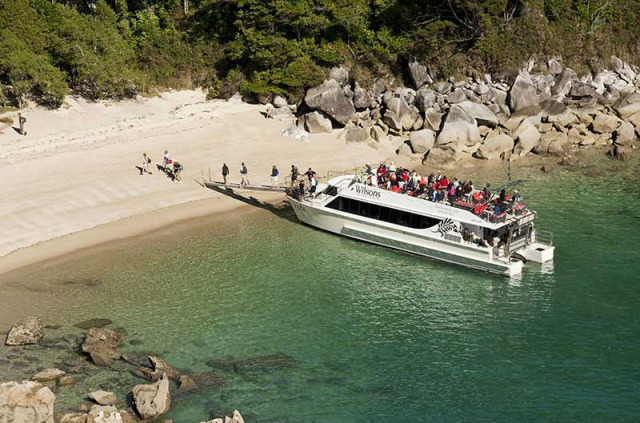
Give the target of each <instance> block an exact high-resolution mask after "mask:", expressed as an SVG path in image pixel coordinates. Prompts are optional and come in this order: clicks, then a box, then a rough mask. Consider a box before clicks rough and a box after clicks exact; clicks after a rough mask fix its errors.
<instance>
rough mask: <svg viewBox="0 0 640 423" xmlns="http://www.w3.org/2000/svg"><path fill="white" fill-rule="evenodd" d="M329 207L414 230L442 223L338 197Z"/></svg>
mask: <svg viewBox="0 0 640 423" xmlns="http://www.w3.org/2000/svg"><path fill="white" fill-rule="evenodd" d="M327 207H329V208H330V209H334V210H339V211H342V212H345V213H350V214H356V215H358V216H364V217H368V218H370V219H376V220H381V221H383V222H388V223H393V224H395V225H401V226H406V227H409V228H414V229H425V228H430V227H432V226H435V225H437V224H438V223H440V219H434V218H433V217H428V216H423V215H421V214H416V213H409V212H406V211H402V210H396V209H393V208H391V207H385V206H380V205H378V204H371V203H366V202H363V201H359V200H354V199H352V198H346V197H338V198H336V199H334V200H333V201H331V202H330V203H329V204H327Z"/></svg>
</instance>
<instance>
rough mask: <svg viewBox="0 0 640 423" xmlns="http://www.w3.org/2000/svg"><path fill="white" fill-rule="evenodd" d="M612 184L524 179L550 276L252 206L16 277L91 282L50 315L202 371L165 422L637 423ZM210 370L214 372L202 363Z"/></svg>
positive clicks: (623, 207)
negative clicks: (265, 363)
mask: <svg viewBox="0 0 640 423" xmlns="http://www.w3.org/2000/svg"><path fill="white" fill-rule="evenodd" d="M625 172H626V173H625V174H624V175H626V176H625V177H622V176H612V175H619V174H605V175H603V176H600V177H596V178H593V177H585V176H583V174H582V172H580V171H577V172H567V171H558V172H556V173H554V174H551V175H546V174H539V173H537V171H536V172H534V173H533V175H534V176H533V177H534V178H535V181H530V182H528V183H527V187H526V189H525V191H524V195H525V200H527V201H528V203H529V205H530V206H531V207H532V208H533V209H536V210H537V211H538V213H539V219H538V222H539V225H541V226H543V227H545V228H546V229H553V231H554V233H555V234H554V235H555V236H554V240H555V244H556V246H557V249H556V259H555V261H554V263H553V265H552V266H539V265H535V264H530V265H527V266H525V271H524V273H523V275H522V276H521V277H519V278H515V279H508V278H504V277H500V276H491V275H487V274H484V273H481V272H477V271H472V270H467V269H464V268H459V267H455V266H451V265H446V264H442V263H439V262H435V261H430V260H424V259H418V258H416V257H413V256H410V255H406V254H402V253H398V252H394V251H390V250H386V249H383V248H379V247H376V246H371V245H367V244H363V243H359V242H355V241H351V240H347V239H344V238H340V237H337V236H334V235H330V234H326V233H323V232H319V231H316V230H314V229H311V228H308V227H305V226H302V225H300V224H297V223H294V222H292V221H291V220H290V218H291V217H292V216H291V214H290V213H285V214H284V215H283V214H273V213H271V212H268V211H263V210H260V211H256V212H254V213H250V214H244V215H242V216H237V217H231V218H229V219H227V220H225V221H224V222H201V223H200V224H197V225H195V226H194V225H190V226H186V225H184V226H180V225H178V226H176V227H174V228H171V230H170V231H168V232H165V233H162V234H157V235H151V236H148V237H143V238H140V239H138V240H134V241H131V242H128V243H126V244H122V243H120V244H116V245H113V246H111V247H107V248H102V249H100V251H99V253H95V254H85V255H83V256H82V257H79V258H76V259H73V260H70V261H67V262H65V263H61V264H57V265H55V266H50V267H48V268H46V269H43V270H39V271H38V272H39V273H36V274H33V275H30V277H32V278H38V277H41V278H47V280H49V281H50V282H51V283H56V281H58V280H59V281H63V280H66V281H68V280H87V279H88V278H91V280H95V281H96V283H95V284H93V285H92V286H91V288H87V289H82V290H76V291H74V297H73V301H72V304H70V305H69V306H67V307H65V311H64V314H63V315H61V316H60V320H61V322H62V323H64V324H73V323H76V322H78V321H80V320H83V319H85V318H91V317H107V318H110V319H112V320H114V322H115V323H114V326H121V327H124V328H125V329H126V331H127V338H128V339H137V340H140V341H142V344H141V345H136V346H131V345H129V346H127V347H126V348H125V349H127V350H129V351H139V352H146V351H153V352H154V353H157V354H159V355H161V356H163V357H164V358H165V359H166V360H167V361H169V362H170V363H171V364H173V365H175V366H177V367H179V368H183V369H188V370H190V371H193V372H207V371H211V370H212V369H211V368H210V367H209V366H207V364H206V362H207V361H208V360H210V359H213V358H226V359H228V360H241V359H246V358H251V357H258V356H264V355H269V354H286V355H288V356H291V357H292V358H293V359H295V361H296V364H295V365H294V366H291V367H287V368H282V369H280V368H276V369H271V370H268V371H261V372H250V373H248V374H239V373H235V372H233V371H220V374H221V375H223V376H224V377H225V378H226V383H225V385H224V386H223V388H222V389H221V390H219V391H211V392H205V393H201V394H192V395H191V396H189V397H188V398H187V399H186V400H182V401H181V402H180V403H179V404H178V405H177V407H176V408H174V410H173V411H172V413H171V416H170V417H172V418H174V421H176V422H184V423H188V422H199V421H202V420H205V419H206V418H211V417H213V416H214V415H215V416H219V415H220V414H222V413H224V412H227V413H228V412H229V410H233V409H234V408H236V409H239V410H241V411H242V413H243V415H244V416H245V419H246V420H247V421H248V422H319V421H322V422H336V423H338V422H339V423H345V422H370V421H376V420H387V419H402V420H404V421H409V422H457V421H460V422H471V421H473V422H483V421H486V422H514V421H529V422H547V421H562V422H602V421H607V422H635V421H638V418H639V416H640V364H638V363H640V348H638V347H639V342H638V334H639V333H640V314H639V308H638V298H640V286H639V282H640V277H639V276H638V272H640V261H639V260H640V253H639V251H638V248H639V246H640V191H639V190H638V188H637V187H636V177H637V176H638V171H637V168H635V169H633V168H631V169H627V170H626V171H625ZM216 371H218V370H216Z"/></svg>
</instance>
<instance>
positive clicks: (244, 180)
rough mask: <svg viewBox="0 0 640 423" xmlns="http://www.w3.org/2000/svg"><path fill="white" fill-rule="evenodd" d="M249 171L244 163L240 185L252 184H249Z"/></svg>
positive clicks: (241, 169)
mask: <svg viewBox="0 0 640 423" xmlns="http://www.w3.org/2000/svg"><path fill="white" fill-rule="evenodd" d="M248 175H249V171H248V170H247V166H245V164H244V162H243V163H242V167H241V168H240V176H241V177H242V181H240V185H242V186H245V185H248V184H250V183H251V182H249V176H248Z"/></svg>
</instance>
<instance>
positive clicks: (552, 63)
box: [547, 59, 562, 75]
mask: <svg viewBox="0 0 640 423" xmlns="http://www.w3.org/2000/svg"><path fill="white" fill-rule="evenodd" d="M547 67H548V68H549V73H550V74H551V75H558V74H559V73H561V72H562V64H561V63H560V62H559V61H557V60H555V59H551V60H549V62H547Z"/></svg>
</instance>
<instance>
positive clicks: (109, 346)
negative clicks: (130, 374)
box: [82, 328, 122, 366]
mask: <svg viewBox="0 0 640 423" xmlns="http://www.w3.org/2000/svg"><path fill="white" fill-rule="evenodd" d="M121 341H122V335H120V334H119V333H118V332H115V331H113V330H111V329H105V328H91V329H89V331H88V332H87V335H86V336H85V339H84V341H83V343H82V351H83V352H85V353H87V354H89V355H90V356H91V359H92V360H93V362H94V363H95V364H96V365H98V366H106V365H109V364H111V363H112V362H113V361H114V360H117V359H119V358H120V357H121V356H122V354H120V351H118V350H117V348H118V345H120V342H121Z"/></svg>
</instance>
